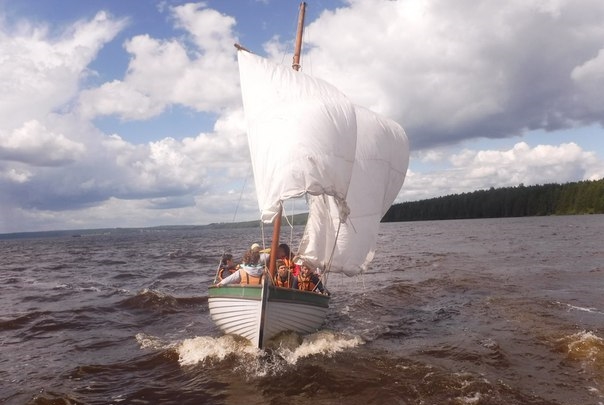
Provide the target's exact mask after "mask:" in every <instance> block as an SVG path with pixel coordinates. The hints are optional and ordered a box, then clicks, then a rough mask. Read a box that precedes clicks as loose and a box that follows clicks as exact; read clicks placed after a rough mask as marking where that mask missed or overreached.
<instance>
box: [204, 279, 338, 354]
mask: <svg viewBox="0 0 604 405" xmlns="http://www.w3.org/2000/svg"><path fill="white" fill-rule="evenodd" d="M209 295H210V296H209V298H208V305H209V308H210V316H211V317H212V320H213V321H214V323H216V325H217V326H218V327H219V328H220V329H221V330H222V331H223V332H224V333H227V334H235V335H239V336H242V337H244V338H246V339H248V340H250V341H251V342H252V344H253V345H254V346H256V347H259V348H263V347H265V345H266V343H267V342H268V341H269V340H270V339H271V338H273V337H274V336H275V335H277V334H278V333H280V332H284V331H293V332H296V333H300V334H307V333H312V332H314V331H316V330H317V329H318V328H319V327H320V326H321V325H322V324H323V322H324V320H325V316H326V314H327V310H328V307H329V297H327V296H324V295H321V294H317V293H312V292H306V291H299V290H292V289H286V288H279V287H274V286H269V285H266V286H264V287H262V286H249V285H229V286H223V287H220V288H218V287H210V294H209Z"/></svg>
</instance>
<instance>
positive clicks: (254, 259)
mask: <svg viewBox="0 0 604 405" xmlns="http://www.w3.org/2000/svg"><path fill="white" fill-rule="evenodd" d="M259 261H260V252H259V251H254V250H251V249H250V250H247V251H246V252H245V253H244V254H243V264H247V265H256V264H258V262H259Z"/></svg>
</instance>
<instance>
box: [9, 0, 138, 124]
mask: <svg viewBox="0 0 604 405" xmlns="http://www.w3.org/2000/svg"><path fill="white" fill-rule="evenodd" d="M125 23H126V22H125V20H114V19H112V18H110V17H109V16H108V15H107V14H105V13H103V12H100V13H98V14H97V15H96V16H95V17H94V18H93V19H92V20H90V21H78V22H76V23H75V24H74V25H73V26H72V27H71V28H70V29H68V30H66V31H65V32H64V33H63V34H62V35H60V36H59V37H51V36H50V35H49V33H48V31H49V30H48V28H47V27H45V26H33V25H30V24H28V23H26V22H22V23H20V24H18V25H17V28H15V29H14V32H11V31H8V29H10V28H8V29H7V27H6V26H0V128H3V129H5V130H11V129H14V128H16V127H20V126H21V125H22V124H23V122H25V121H29V120H31V119H36V118H37V119H40V118H43V117H44V116H45V115H46V114H48V113H50V112H52V111H53V110H56V109H58V108H60V107H62V106H63V105H64V104H65V103H67V102H69V101H70V100H71V99H72V97H74V96H76V94H77V90H78V82H79V81H80V80H81V78H82V77H83V75H85V74H87V71H86V69H87V66H88V64H89V63H90V62H91V61H92V60H93V59H94V57H95V56H96V54H97V52H98V51H99V50H100V49H101V47H102V46H103V45H104V44H106V43H107V42H108V41H110V40H111V39H112V38H113V37H115V35H116V34H117V33H118V32H119V31H120V30H121V29H122V28H123V27H124V25H125Z"/></svg>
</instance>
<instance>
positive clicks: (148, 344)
mask: <svg viewBox="0 0 604 405" xmlns="http://www.w3.org/2000/svg"><path fill="white" fill-rule="evenodd" d="M135 338H136V341H137V342H138V344H139V345H140V346H141V349H170V348H172V347H173V346H174V343H170V342H164V341H162V340H161V339H160V338H158V337H155V336H150V335H147V334H145V333H137V334H136V336H135Z"/></svg>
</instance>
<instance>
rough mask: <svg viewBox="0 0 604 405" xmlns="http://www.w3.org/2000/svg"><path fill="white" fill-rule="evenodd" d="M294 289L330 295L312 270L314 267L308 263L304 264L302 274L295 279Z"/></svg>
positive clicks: (301, 267)
mask: <svg viewBox="0 0 604 405" xmlns="http://www.w3.org/2000/svg"><path fill="white" fill-rule="evenodd" d="M292 288H293V289H297V290H303V291H314V292H317V291H318V292H320V293H322V294H327V295H329V291H327V289H326V288H325V287H323V283H322V282H321V279H320V278H319V276H318V275H316V274H315V272H314V271H313V270H312V266H311V264H310V263H308V262H307V261H304V262H302V266H300V274H298V277H295V278H294V285H293V286H292Z"/></svg>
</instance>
